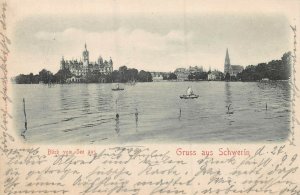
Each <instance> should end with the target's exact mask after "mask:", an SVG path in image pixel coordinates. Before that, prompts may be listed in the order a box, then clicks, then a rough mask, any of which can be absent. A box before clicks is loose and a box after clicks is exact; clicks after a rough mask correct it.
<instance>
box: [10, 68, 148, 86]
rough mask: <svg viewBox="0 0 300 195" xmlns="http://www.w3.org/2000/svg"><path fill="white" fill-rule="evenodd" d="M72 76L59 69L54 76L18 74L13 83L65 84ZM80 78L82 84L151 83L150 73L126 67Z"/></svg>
mask: <svg viewBox="0 0 300 195" xmlns="http://www.w3.org/2000/svg"><path fill="white" fill-rule="evenodd" d="M73 76H75V75H72V73H71V72H70V70H69V69H60V70H59V71H58V72H57V73H56V74H53V73H52V72H50V71H49V70H46V69H43V70H41V71H40V72H39V73H38V74H36V75H34V74H33V73H30V74H28V75H25V74H20V75H18V76H16V77H15V78H14V81H15V82H16V83H17V84H37V83H45V84H47V83H66V82H68V79H70V78H71V77H73ZM82 78H83V79H82V82H85V83H99V82H106V83H110V82H120V83H126V82H136V81H138V82H152V75H151V73H150V72H147V71H144V70H141V71H138V70H137V69H135V68H127V67H126V66H121V67H120V68H119V70H114V71H113V72H112V73H110V74H103V73H101V72H99V71H88V72H87V74H86V75H85V76H84V77H82Z"/></svg>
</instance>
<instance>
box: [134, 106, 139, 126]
mask: <svg viewBox="0 0 300 195" xmlns="http://www.w3.org/2000/svg"><path fill="white" fill-rule="evenodd" d="M134 115H135V130H136V131H138V122H139V113H138V110H137V108H136V109H135V113H134Z"/></svg>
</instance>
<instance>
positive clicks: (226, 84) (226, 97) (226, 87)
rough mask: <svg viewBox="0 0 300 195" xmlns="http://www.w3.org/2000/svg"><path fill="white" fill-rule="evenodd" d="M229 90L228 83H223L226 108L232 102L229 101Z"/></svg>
mask: <svg viewBox="0 0 300 195" xmlns="http://www.w3.org/2000/svg"><path fill="white" fill-rule="evenodd" d="M231 98H232V97H231V90H230V82H225V103H226V106H228V105H229V104H232V100H231Z"/></svg>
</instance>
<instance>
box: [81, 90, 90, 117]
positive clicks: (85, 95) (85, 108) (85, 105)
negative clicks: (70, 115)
mask: <svg viewBox="0 0 300 195" xmlns="http://www.w3.org/2000/svg"><path fill="white" fill-rule="evenodd" d="M88 86H89V85H88V84H85V85H84V87H83V88H82V91H81V93H82V95H81V96H82V108H83V110H82V111H83V112H84V113H89V112H90V103H89V97H90V93H89V87H88Z"/></svg>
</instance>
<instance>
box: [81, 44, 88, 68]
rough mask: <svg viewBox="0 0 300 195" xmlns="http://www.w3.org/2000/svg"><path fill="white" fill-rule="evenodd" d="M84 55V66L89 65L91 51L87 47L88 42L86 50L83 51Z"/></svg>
mask: <svg viewBox="0 0 300 195" xmlns="http://www.w3.org/2000/svg"><path fill="white" fill-rule="evenodd" d="M82 57H83V66H84V67H88V66H89V51H88V50H87V48H86V44H85V45H84V51H83V52H82Z"/></svg>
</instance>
